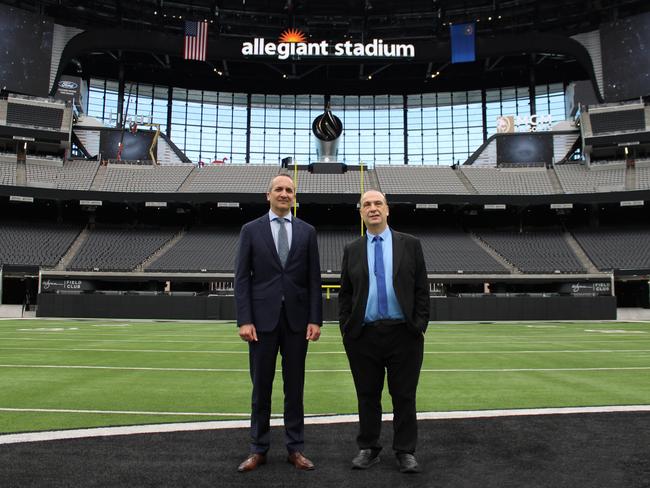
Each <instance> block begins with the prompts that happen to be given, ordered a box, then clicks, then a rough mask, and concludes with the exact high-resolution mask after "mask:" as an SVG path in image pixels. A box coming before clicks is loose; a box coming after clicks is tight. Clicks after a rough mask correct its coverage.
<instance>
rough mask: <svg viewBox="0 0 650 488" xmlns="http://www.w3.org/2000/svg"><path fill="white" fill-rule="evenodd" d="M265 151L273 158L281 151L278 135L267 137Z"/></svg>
mask: <svg viewBox="0 0 650 488" xmlns="http://www.w3.org/2000/svg"><path fill="white" fill-rule="evenodd" d="M263 150H264V153H265V154H266V155H267V157H269V158H271V157H272V156H275V155H277V154H279V153H280V139H279V138H278V137H273V138H269V137H267V138H266V144H265V145H264V147H263Z"/></svg>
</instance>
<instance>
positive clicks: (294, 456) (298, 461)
mask: <svg viewBox="0 0 650 488" xmlns="http://www.w3.org/2000/svg"><path fill="white" fill-rule="evenodd" d="M287 462H288V463H291V464H293V465H294V466H295V467H296V468H297V469H302V470H305V471H311V470H312V469H314V463H312V462H311V461H310V460H309V459H307V458H306V457H305V456H303V455H302V453H301V452H298V451H294V452H292V453H290V454H289V457H288V458H287Z"/></svg>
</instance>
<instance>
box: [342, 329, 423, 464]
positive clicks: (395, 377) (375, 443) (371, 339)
mask: <svg viewBox="0 0 650 488" xmlns="http://www.w3.org/2000/svg"><path fill="white" fill-rule="evenodd" d="M343 344H344V346H345V351H346V353H347V356H348V361H349V362H350V369H351V371H352V377H353V378H354V386H355V388H356V390H357V399H358V402H359V435H358V436H357V444H358V445H359V449H374V450H380V449H381V445H380V443H379V436H380V433H381V416H382V406H381V395H382V390H383V388H384V377H385V373H387V379H388V391H389V393H390V395H391V398H392V402H393V449H394V450H395V452H397V453H414V452H415V446H416V444H417V432H418V430H417V416H416V404H415V397H416V392H417V386H418V381H419V378H420V369H421V367H422V358H423V354H424V336H423V335H422V334H417V335H416V334H415V333H414V332H412V331H410V330H409V329H408V328H407V326H406V324H405V323H400V324H391V325H379V326H375V325H366V326H364V327H363V331H362V333H361V335H360V336H359V337H358V338H356V339H352V338H346V337H344V338H343Z"/></svg>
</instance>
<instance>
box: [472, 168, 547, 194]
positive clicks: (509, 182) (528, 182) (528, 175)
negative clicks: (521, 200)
mask: <svg viewBox="0 0 650 488" xmlns="http://www.w3.org/2000/svg"><path fill="white" fill-rule="evenodd" d="M460 171H462V172H463V174H464V175H465V176H466V177H467V179H468V180H469V181H470V182H471V184H472V186H473V187H474V188H476V190H477V191H478V193H480V194H497V195H546V194H551V193H557V192H556V191H555V190H554V189H553V185H552V184H551V181H550V180H549V178H548V174H547V170H546V169H545V168H517V169H510V168H504V169H501V168H473V167H471V166H461V168H460Z"/></svg>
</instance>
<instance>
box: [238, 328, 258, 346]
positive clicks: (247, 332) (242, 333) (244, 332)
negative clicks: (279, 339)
mask: <svg viewBox="0 0 650 488" xmlns="http://www.w3.org/2000/svg"><path fill="white" fill-rule="evenodd" d="M239 337H241V338H242V340H244V341H246V342H257V330H256V329H255V325H254V324H243V325H240V326H239Z"/></svg>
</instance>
